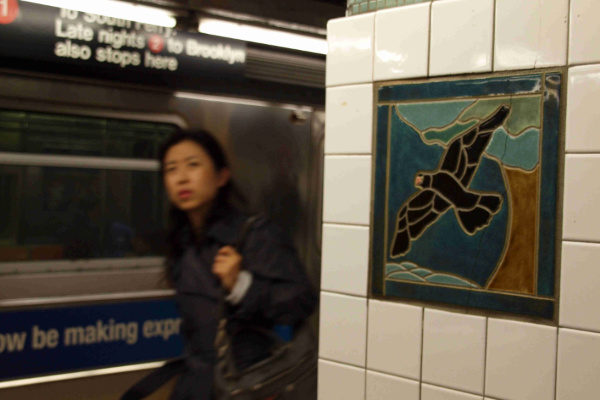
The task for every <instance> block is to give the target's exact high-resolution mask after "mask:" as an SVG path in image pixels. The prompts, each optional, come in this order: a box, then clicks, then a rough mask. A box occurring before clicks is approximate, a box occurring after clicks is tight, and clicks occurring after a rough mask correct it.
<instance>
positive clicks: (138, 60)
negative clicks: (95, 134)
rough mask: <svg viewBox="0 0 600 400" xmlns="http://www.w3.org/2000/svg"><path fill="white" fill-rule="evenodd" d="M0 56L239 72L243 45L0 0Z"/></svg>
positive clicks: (148, 69) (174, 71)
mask: <svg viewBox="0 0 600 400" xmlns="http://www.w3.org/2000/svg"><path fill="white" fill-rule="evenodd" d="M0 56H5V57H15V58H28V59H32V58H33V59H36V60H42V61H52V62H62V63H70V64H80V65H82V66H91V67H104V68H106V67H109V68H118V69H122V70H129V71H132V70H135V71H146V72H157V71H163V72H166V73H171V74H181V75H211V76H234V75H242V74H243V70H244V65H245V61H246V47H245V43H244V42H242V41H237V40H230V39H224V38H218V37H215V36H211V35H203V34H199V33H189V32H183V31H179V30H175V29H173V28H168V27H163V26H157V25H151V24H145V23H141V22H134V21H129V20H125V19H119V18H114V17H107V16H103V15H97V14H92V13H85V12H79V11H75V10H69V9H64V8H55V7H48V6H43V5H38V4H32V3H28V2H18V1H17V0H0Z"/></svg>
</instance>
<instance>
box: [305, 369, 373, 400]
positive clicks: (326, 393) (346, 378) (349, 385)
mask: <svg viewBox="0 0 600 400" xmlns="http://www.w3.org/2000/svg"><path fill="white" fill-rule="evenodd" d="M318 379H319V390H318V395H317V399H318V400H340V399H344V400H365V370H364V369H361V368H356V367H351V366H349V365H343V364H338V363H334V362H330V361H325V360H319V377H318Z"/></svg>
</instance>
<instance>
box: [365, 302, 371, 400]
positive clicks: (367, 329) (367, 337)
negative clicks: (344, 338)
mask: <svg viewBox="0 0 600 400" xmlns="http://www.w3.org/2000/svg"><path fill="white" fill-rule="evenodd" d="M369 302H370V300H369V299H367V304H366V310H365V312H366V313H367V318H366V326H365V329H366V332H365V397H364V399H365V400H368V399H367V371H368V369H367V357H368V351H369Z"/></svg>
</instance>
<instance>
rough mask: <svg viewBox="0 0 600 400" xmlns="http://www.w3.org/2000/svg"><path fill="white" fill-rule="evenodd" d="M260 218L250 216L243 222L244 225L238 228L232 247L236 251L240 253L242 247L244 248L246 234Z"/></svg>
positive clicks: (258, 216)
mask: <svg viewBox="0 0 600 400" xmlns="http://www.w3.org/2000/svg"><path fill="white" fill-rule="evenodd" d="M260 218H261V216H260V215H252V216H250V217H248V218H247V219H246V221H244V224H243V225H242V227H241V228H240V230H239V232H238V236H237V238H236V241H235V243H234V245H233V247H235V249H236V250H237V251H240V250H241V249H242V246H244V243H245V241H246V238H247V237H248V232H250V229H251V228H252V226H253V225H254V223H255V222H256V221H258V220H259V219H260Z"/></svg>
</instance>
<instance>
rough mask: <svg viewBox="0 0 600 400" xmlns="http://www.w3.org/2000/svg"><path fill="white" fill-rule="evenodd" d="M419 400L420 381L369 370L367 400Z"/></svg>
mask: <svg viewBox="0 0 600 400" xmlns="http://www.w3.org/2000/svg"><path fill="white" fill-rule="evenodd" d="M398 399H402V400H419V382H417V381H411V380H409V379H403V378H398V377H395V376H391V375H386V374H380V373H378V372H373V371H367V399H366V400H398Z"/></svg>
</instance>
